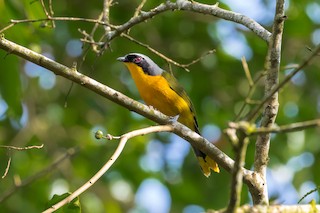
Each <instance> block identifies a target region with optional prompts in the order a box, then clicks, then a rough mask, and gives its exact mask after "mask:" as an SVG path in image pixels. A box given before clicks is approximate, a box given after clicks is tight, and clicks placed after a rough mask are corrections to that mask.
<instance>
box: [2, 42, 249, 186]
mask: <svg viewBox="0 0 320 213" xmlns="http://www.w3.org/2000/svg"><path fill="white" fill-rule="evenodd" d="M0 49H3V50H5V51H7V52H8V53H9V54H14V55H17V56H20V57H21V58H24V59H26V60H28V61H30V62H33V63H35V64H37V65H39V66H42V67H44V68H46V69H48V70H50V71H52V72H53V73H55V74H56V75H60V76H62V77H64V78H66V79H69V80H71V81H72V82H74V83H77V84H79V85H81V86H83V87H85V88H87V89H89V90H91V91H93V92H95V93H96V94H99V95H101V96H103V97H105V98H107V99H109V100H111V101H113V102H115V103H117V104H119V105H121V106H123V107H125V108H127V109H129V110H130V111H134V112H136V113H138V114H140V115H142V116H144V117H146V118H148V119H150V120H152V121H154V122H156V123H159V124H169V123H172V119H170V118H169V117H168V116H166V115H164V114H162V113H161V112H159V111H157V110H154V109H152V108H149V107H148V106H146V105H144V104H142V103H140V102H138V101H135V100H133V99H131V98H129V97H127V96H125V95H123V94H122V93H120V92H118V91H116V90H114V89H112V88H110V87H108V86H106V85H103V84H101V83H99V82H98V81H96V80H94V79H92V78H89V77H88V76H86V75H83V74H81V73H79V72H77V70H76V69H75V68H69V67H66V66H64V65H62V64H59V63H57V62H55V61H53V60H51V59H49V58H47V57H45V56H43V55H41V54H38V53H36V52H34V51H32V50H30V49H28V48H25V47H23V46H21V45H18V44H15V43H14V42H11V41H9V40H7V39H5V38H3V37H0ZM173 132H174V133H175V134H177V135H179V136H180V137H182V138H184V139H186V140H187V141H189V142H190V143H191V144H192V145H193V146H195V147H196V148H198V149H200V150H202V151H203V152H204V153H206V154H207V155H209V156H210V157H211V158H212V159H214V160H215V161H216V162H217V163H218V164H219V165H220V166H221V167H223V168H224V169H226V170H227V171H228V172H231V170H232V168H233V164H234V161H233V160H232V159H231V158H230V157H229V156H228V155H226V154H225V153H223V152H222V151H221V150H220V149H218V148H217V147H216V146H214V145H213V144H212V143H210V142H209V141H208V140H206V139H205V138H203V137H201V136H200V135H199V134H197V133H195V132H193V131H191V130H190V129H189V128H187V127H186V126H184V125H182V124H180V123H178V122H176V123H174V131H173ZM243 172H244V179H245V181H246V182H247V183H249V182H252V179H251V174H252V172H251V171H249V170H246V169H243ZM251 185H254V184H253V183H252V184H251Z"/></svg>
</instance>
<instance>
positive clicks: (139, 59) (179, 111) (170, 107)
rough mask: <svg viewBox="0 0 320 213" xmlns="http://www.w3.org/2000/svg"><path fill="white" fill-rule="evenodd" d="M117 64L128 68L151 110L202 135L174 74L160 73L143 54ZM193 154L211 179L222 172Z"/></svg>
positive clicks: (199, 153) (201, 154) (202, 155)
mask: <svg viewBox="0 0 320 213" xmlns="http://www.w3.org/2000/svg"><path fill="white" fill-rule="evenodd" d="M117 60H118V61H121V62H123V63H124V64H125V65H126V67H127V68H128V70H129V72H130V74H131V77H132V78H133V80H134V82H135V84H136V86H137V88H138V91H139V94H140V96H141V98H142V99H143V101H144V102H145V103H146V104H147V105H148V106H151V107H152V108H154V109H156V110H159V111H160V112H162V113H163V114H165V115H167V116H170V117H177V121H178V122H180V123H182V124H184V125H185V126H187V127H188V128H190V129H191V130H193V131H195V132H197V133H198V134H199V135H200V131H199V126H198V122H197V118H196V113H195V110H194V107H193V104H192V102H191V100H190V98H189V96H188V95H187V93H186V92H185V90H184V88H183V87H182V86H181V85H180V84H179V82H178V80H177V79H176V78H175V77H174V76H173V75H172V74H171V73H169V72H167V71H165V70H164V69H161V68H160V67H159V66H158V65H157V64H156V63H155V62H154V61H152V59H150V58H149V57H148V56H146V55H143V54H141V53H129V54H127V55H125V56H122V57H119V58H117ZM193 150H194V153H195V155H196V157H197V159H198V161H199V164H200V168H201V170H202V173H203V174H204V175H205V176H206V177H209V176H210V174H211V170H213V171H214V172H217V173H219V172H220V169H219V166H218V164H217V163H216V162H215V161H214V160H213V159H211V158H210V157H209V156H207V155H206V154H205V153H204V152H202V151H201V150H199V149H197V148H195V147H194V146H193Z"/></svg>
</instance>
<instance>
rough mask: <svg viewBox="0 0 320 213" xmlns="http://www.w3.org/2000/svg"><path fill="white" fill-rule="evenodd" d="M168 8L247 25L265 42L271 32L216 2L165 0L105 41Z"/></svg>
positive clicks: (118, 29) (132, 19)
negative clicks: (172, 0) (213, 3)
mask: <svg viewBox="0 0 320 213" xmlns="http://www.w3.org/2000/svg"><path fill="white" fill-rule="evenodd" d="M169 10H170V11H172V10H185V11H191V12H196V13H201V14H206V15H212V16H216V17H219V18H222V19H225V20H228V21H232V22H236V23H239V24H241V25H243V26H245V27H247V28H248V29H250V30H252V32H254V33H255V34H256V35H257V36H259V37H260V38H261V39H263V40H265V41H267V42H269V39H270V37H271V33H270V32H269V31H268V30H266V29H265V28H264V27H262V26H261V25H260V24H259V23H257V22H256V21H255V20H253V19H251V18H249V17H247V16H245V15H242V14H239V13H235V12H232V11H228V10H224V9H221V8H219V7H218V4H215V5H208V4H201V3H198V2H194V1H192V2H191V1H187V0H178V1H176V2H170V1H166V2H165V3H162V4H160V5H159V6H157V7H155V8H153V9H151V10H150V11H148V12H143V13H140V14H139V15H138V16H134V17H132V18H131V19H130V20H129V21H127V22H126V23H124V24H122V25H120V26H118V27H116V29H115V30H114V31H112V32H111V33H109V35H106V36H107V42H109V41H111V40H112V39H114V38H115V37H117V36H118V35H120V34H121V33H123V32H125V31H127V30H129V29H130V28H131V27H133V26H134V25H136V24H139V23H141V22H143V21H146V20H148V19H151V18H152V17H154V16H155V15H157V14H160V13H163V12H166V11H169Z"/></svg>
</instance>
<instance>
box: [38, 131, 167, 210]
mask: <svg viewBox="0 0 320 213" xmlns="http://www.w3.org/2000/svg"><path fill="white" fill-rule="evenodd" d="M172 130H173V127H172V126H171V125H164V126H151V127H147V128H144V129H138V130H135V131H131V132H128V133H126V134H124V135H122V136H120V137H116V138H120V142H119V145H118V147H117V149H116V150H115V152H114V153H113V155H112V156H111V157H110V159H109V160H108V161H107V162H106V163H105V164H104V165H103V167H102V168H101V169H100V170H99V171H98V172H97V173H96V174H95V175H93V176H92V178H91V179H90V180H88V181H87V182H86V183H85V184H83V185H82V186H81V187H80V188H78V189H77V190H76V191H75V192H73V193H72V194H71V195H69V196H68V197H66V198H65V199H63V200H62V201H60V202H58V203H56V204H55V205H53V206H51V207H50V208H48V209H47V210H45V211H44V212H43V213H50V212H54V211H56V210H57V209H59V208H60V207H62V206H64V205H65V204H67V203H69V202H71V201H72V200H73V199H75V198H76V197H78V196H79V195H81V194H82V193H83V192H84V191H86V190H87V189H89V188H90V187H91V186H92V185H93V184H95V183H96V182H97V181H98V180H99V179H100V178H101V177H102V175H104V174H105V173H106V172H107V171H108V170H109V168H110V167H111V166H112V165H113V163H114V162H115V161H116V160H117V159H118V157H119V156H120V154H121V153H122V151H123V149H124V147H125V145H126V143H127V141H128V140H129V139H130V138H133V137H136V136H139V135H145V134H149V133H153V132H171V131H172ZM109 139H113V137H112V136H111V137H109Z"/></svg>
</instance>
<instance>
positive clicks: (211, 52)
mask: <svg viewBox="0 0 320 213" xmlns="http://www.w3.org/2000/svg"><path fill="white" fill-rule="evenodd" d="M120 36H122V37H125V38H127V39H129V40H130V41H132V42H134V43H136V44H139V45H140V46H143V47H145V48H147V49H148V50H149V51H151V52H153V53H154V54H156V55H158V56H159V57H161V58H163V59H164V60H166V61H167V63H171V64H174V65H176V66H177V67H181V68H183V69H184V70H186V71H187V72H189V71H190V70H189V69H188V67H189V66H191V65H193V64H195V63H197V62H199V61H200V60H201V59H203V58H204V57H206V56H207V55H210V54H213V53H214V52H215V50H214V49H213V50H208V51H207V52H205V53H203V54H202V55H201V56H200V57H199V58H197V59H194V60H193V61H191V62H190V63H188V64H180V63H178V62H176V61H174V60H172V59H171V58H169V57H167V56H165V55H164V54H162V53H160V52H159V51H157V50H155V49H154V48H152V47H150V46H149V45H148V44H145V43H142V42H140V41H138V40H137V39H135V38H133V37H131V36H129V35H128V34H126V33H122V34H121V35H120Z"/></svg>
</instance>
